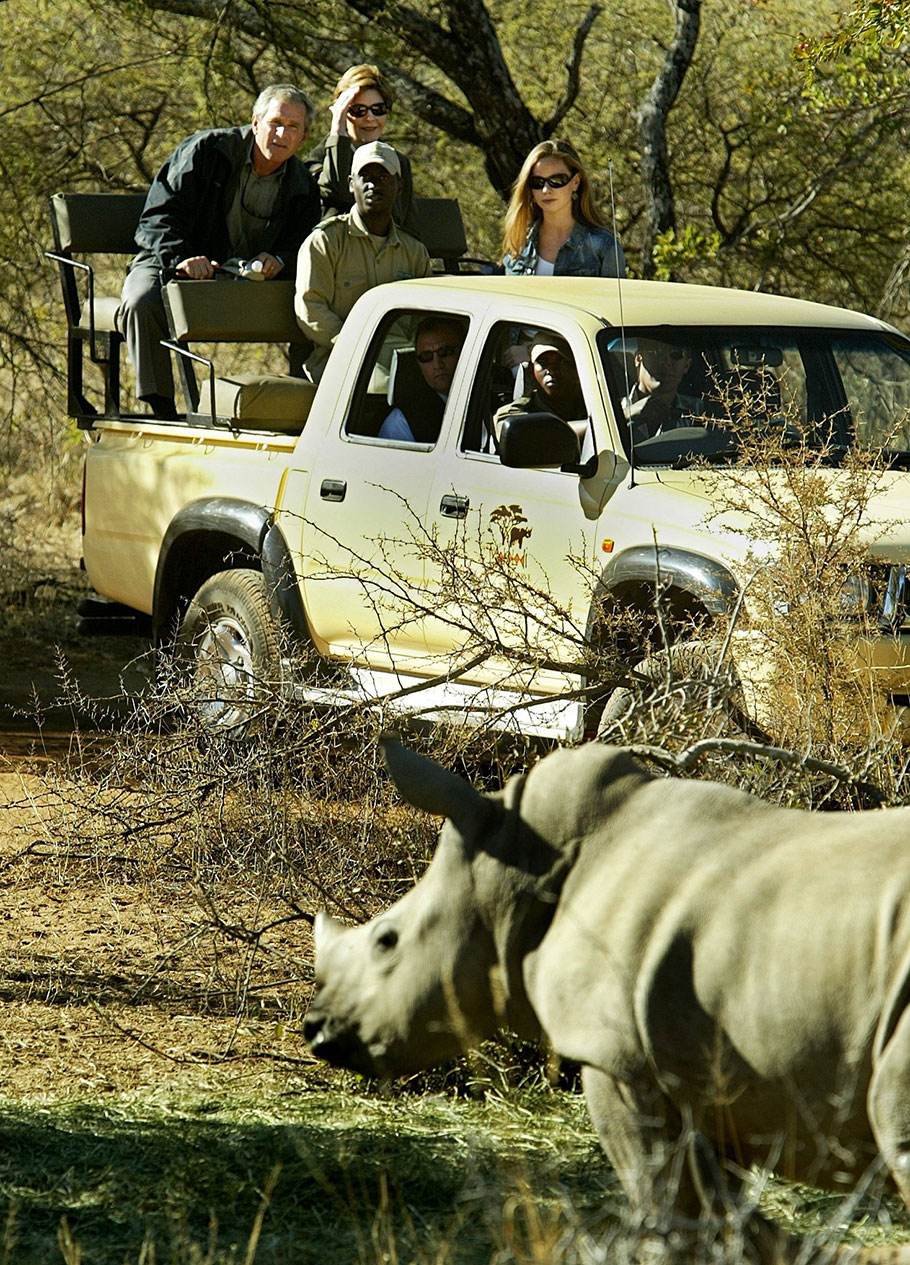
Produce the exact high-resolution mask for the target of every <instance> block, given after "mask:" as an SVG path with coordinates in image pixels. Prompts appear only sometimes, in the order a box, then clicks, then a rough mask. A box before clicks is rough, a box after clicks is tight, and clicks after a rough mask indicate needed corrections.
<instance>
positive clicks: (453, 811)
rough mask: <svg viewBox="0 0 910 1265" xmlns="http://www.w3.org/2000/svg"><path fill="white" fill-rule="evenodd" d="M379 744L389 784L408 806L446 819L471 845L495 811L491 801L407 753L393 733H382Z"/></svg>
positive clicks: (454, 776)
mask: <svg viewBox="0 0 910 1265" xmlns="http://www.w3.org/2000/svg"><path fill="white" fill-rule="evenodd" d="M380 745H381V747H382V754H383V756H384V758H385V762H386V767H387V768H388V770H389V774H390V775H391V778H392V781H393V782H394V783H395V785H396V786H397V787H398V789H399V791H401V794H402V795H403V796H404V798H405V799H406V800H407V801H408V803H409V804H413V805H414V807H415V808H422V809H423V810H424V812H427V813H433V814H435V815H436V816H437V817H448V818H449V819H450V820H451V821H452V822H454V824H455V825H456V826H457V827H458V829H459V831H460V832H461V834H462V836H463V838H464V839H465V840H466V841H470V842H473V841H474V840H475V838H476V834H477V831H478V830H479V829H480V827H481V826H482V825H484V824H485V822H486V820H487V818H489V817H491V816H492V815H493V814H494V813H495V812H496V805H495V804H494V803H493V801H492V800H491V799H488V798H487V796H485V795H481V793H480V792H479V791H475V789H474V787H473V786H472V785H471V784H470V782H466V781H465V780H464V778H461V777H458V776H457V774H455V773H450V772H449V771H448V769H444V768H443V767H442V765H441V764H437V763H436V761H435V760H428V759H427V758H426V756H422V755H418V754H417V752H416V751H411V750H410V749H409V748H408V747H406V746H404V744H403V743H402V742H401V741H400V740H399V739H398V738H397V737H396V736H395V735H394V734H385V735H384V736H383V737H382V738H381V739H380Z"/></svg>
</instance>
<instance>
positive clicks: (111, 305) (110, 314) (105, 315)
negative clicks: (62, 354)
mask: <svg viewBox="0 0 910 1265" xmlns="http://www.w3.org/2000/svg"><path fill="white" fill-rule="evenodd" d="M119 306H120V296H119V295H117V297H116V298H113V297H107V298H105V297H103V296H101V297H99V296H98V295H97V294H96V295H95V329H96V330H99V331H101V332H107V333H113V332H114V331H115V330H116V329H117V325H116V322H115V320H114V317H115V316H116V315H117V309H118V308H119ZM90 315H91V314H90V312H89V308H88V302H87V301H86V302H85V303H83V305H82V312H81V314H80V316H79V328H80V329H81V330H85V332H86V334H87V333H88V332H89V330H90V329H91V324H90ZM81 337H82V336H81V335H80V338H81Z"/></svg>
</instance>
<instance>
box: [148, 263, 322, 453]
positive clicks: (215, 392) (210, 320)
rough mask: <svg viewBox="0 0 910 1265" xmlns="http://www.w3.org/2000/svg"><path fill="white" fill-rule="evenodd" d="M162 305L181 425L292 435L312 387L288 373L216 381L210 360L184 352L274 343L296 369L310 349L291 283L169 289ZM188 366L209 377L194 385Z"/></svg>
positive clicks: (171, 285)
mask: <svg viewBox="0 0 910 1265" xmlns="http://www.w3.org/2000/svg"><path fill="white" fill-rule="evenodd" d="M164 304H165V309H166V311H167V314H168V324H169V326H170V331H171V335H172V337H173V339H174V342H173V344H171V345H172V346H173V347H174V350H175V351H177V352H178V353H179V354H180V361H181V368H182V370H183V372H182V374H181V377H182V379H183V382H184V391H185V393H186V395H187V402H188V404H189V406H190V407H189V413H188V417H189V418H191V419H192V420H194V421H197V420H198V421H200V422H203V423H208V424H209V425H215V426H229V427H231V428H232V429H237V430H274V431H278V432H280V433H282V434H299V433H300V431H301V430H302V429H303V424H304V422H305V421H306V418H307V415H308V413H309V411H310V405H311V404H312V401H313V396H314V394H315V392H316V387H315V385H314V384H313V383H312V382H309V381H307V380H306V379H305V378H303V377H299V376H296V375H295V374H293V373H287V374H276V373H256V372H253V373H218V372H217V371H216V369H215V366H214V363H213V362H212V361H211V360H208V359H206V358H204V357H199V356H195V355H194V354H193V353H192V352H191V351H190V347H191V344H193V343H215V344H218V343H281V344H284V345H285V346H287V348H288V351H289V360H290V362H291V364H292V365H293V363H294V361H295V352H296V360H297V361H298V362H299V363H302V362H303V359H305V357H306V356H307V355H308V354H309V351H310V349H311V346H312V344H311V343H310V341H309V339H308V338H307V337H306V335H305V334H304V332H303V331H302V330H301V328H300V326H299V325H298V324H297V318H296V316H295V315H294V283H293V281H245V280H228V279H226V278H218V279H215V280H211V281H170V282H168V284H167V285H166V286H165V287H164ZM194 361H195V362H196V363H199V362H200V361H201V362H202V363H203V364H204V365H206V366H207V367H208V370H209V372H208V378H207V380H204V381H202V382H200V383H199V384H197V383H196V380H195V376H194V375H193V374H192V363H193V362H194ZM213 397H214V398H213Z"/></svg>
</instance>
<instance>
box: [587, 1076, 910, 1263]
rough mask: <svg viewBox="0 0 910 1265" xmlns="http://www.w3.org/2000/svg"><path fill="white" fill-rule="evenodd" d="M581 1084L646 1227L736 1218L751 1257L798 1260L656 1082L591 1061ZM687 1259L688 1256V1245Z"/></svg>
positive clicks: (718, 1229)
mask: <svg viewBox="0 0 910 1265" xmlns="http://www.w3.org/2000/svg"><path fill="white" fill-rule="evenodd" d="M582 1084H583V1086H584V1091H585V1098H586V1101H587V1104H588V1111H589V1112H590V1115H591V1119H592V1121H593V1122H594V1126H595V1128H596V1129H597V1133H598V1136H599V1138H600V1143H601V1146H602V1147H603V1149H604V1151H605V1152H606V1155H607V1159H608V1160H609V1161H610V1163H611V1165H612V1166H613V1169H614V1171H615V1172H616V1175H617V1177H618V1178H619V1180H620V1182H621V1184H622V1187H623V1190H624V1191H625V1193H626V1196H627V1198H628V1200H629V1202H630V1204H631V1205H632V1211H633V1216H634V1217H635V1219H636V1220H637V1221H638V1222H639V1223H640V1225H641V1227H642V1228H643V1229H651V1230H652V1231H656V1232H657V1233H659V1234H661V1235H666V1234H667V1233H668V1232H669V1231H671V1230H672V1231H675V1232H676V1237H679V1236H680V1235H682V1237H683V1238H685V1237H686V1236H685V1232H686V1231H689V1232H690V1234H691V1235H694V1236H698V1237H699V1238H701V1237H702V1236H703V1235H704V1234H705V1233H706V1232H707V1233H708V1234H709V1235H711V1236H713V1235H715V1234H717V1233H725V1227H726V1228H727V1229H730V1228H732V1226H733V1225H735V1226H736V1227H737V1233H738V1234H740V1235H742V1238H743V1240H744V1242H745V1243H746V1244H747V1245H748V1249H749V1251H750V1255H749V1259H750V1260H754V1261H759V1262H762V1263H763V1265H764V1263H767V1265H772V1263H773V1265H781V1263H782V1262H785V1261H788V1260H793V1259H795V1248H796V1246H797V1244H796V1243H795V1241H794V1240H793V1239H791V1238H790V1236H788V1235H787V1234H786V1233H785V1232H784V1231H782V1230H781V1229H779V1227H777V1226H775V1225H774V1224H773V1223H772V1222H770V1221H768V1220H766V1218H765V1217H763V1216H762V1215H761V1214H760V1213H758V1212H756V1211H755V1210H754V1209H751V1210H745V1209H740V1208H738V1207H737V1199H738V1196H739V1194H740V1185H741V1183H740V1181H739V1180H737V1179H733V1180H732V1181H731V1179H730V1178H729V1176H727V1175H726V1174H725V1173H724V1172H723V1170H722V1168H721V1164H720V1162H719V1160H718V1157H717V1155H716V1153H715V1151H714V1149H713V1147H712V1146H711V1144H710V1142H709V1141H708V1139H707V1138H706V1137H705V1136H704V1134H702V1133H700V1132H698V1131H697V1130H696V1129H695V1128H694V1127H692V1126H691V1125H689V1126H686V1125H685V1123H684V1122H683V1120H682V1119H681V1118H680V1115H679V1113H678V1112H677V1110H676V1109H675V1107H674V1106H673V1105H672V1103H671V1102H670V1101H669V1099H667V1098H666V1097H665V1096H664V1095H663V1094H662V1093H661V1092H660V1090H659V1089H658V1088H657V1086H654V1085H653V1084H652V1085H649V1086H638V1085H634V1084H631V1083H629V1082H627V1081H620V1080H617V1079H615V1078H614V1077H612V1076H608V1075H607V1074H606V1073H604V1072H602V1071H600V1070H599V1069H597V1068H592V1067H585V1068H584V1069H583V1070H582ZM731 1187H732V1189H731ZM682 1259H685V1260H688V1259H690V1257H688V1256H687V1255H686V1254H685V1250H684V1255H683V1257H682ZM908 1265H910V1263H908Z"/></svg>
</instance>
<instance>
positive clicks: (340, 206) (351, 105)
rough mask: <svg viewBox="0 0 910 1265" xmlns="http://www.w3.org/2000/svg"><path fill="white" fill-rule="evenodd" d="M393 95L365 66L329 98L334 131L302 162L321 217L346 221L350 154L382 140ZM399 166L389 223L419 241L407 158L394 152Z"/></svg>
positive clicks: (347, 77)
mask: <svg viewBox="0 0 910 1265" xmlns="http://www.w3.org/2000/svg"><path fill="white" fill-rule="evenodd" d="M394 100H395V94H394V92H393V90H392V86H391V84H390V83H389V81H388V79H386V77H385V75H383V74H382V72H381V71H380V69H379V67H378V66H371V65H369V64H366V63H364V64H363V65H360V66H351V68H350V69H349V70H346V71H345V72H344V74H343V75H342V76H341V78H340V79H339V80H338V82H337V83H336V84H335V90H334V92H333V94H332V127H331V131H330V132H329V134H328V136H327V137H326V138H325V140H323V141H320V143H319V144H318V145H317V146H316V147H315V149H312V150H310V152H309V154H307V156H306V159H305V160H304V161H305V165H306V167H307V168H308V169H309V172H310V174H311V175H312V176H313V178H314V179H315V180H316V182H317V184H318V185H319V193H320V196H321V198H322V211H323V215H344V214H346V213H347V212H348V211H350V209H351V207H352V206H353V205H354V195H353V193H352V192H351V163H352V161H353V158H354V151H355V150H356V149H358V148H359V147H360V146H361V145H368V144H369V143H370V142H371V141H378V140H382V134H383V132H384V131H385V125H386V122H387V121H388V117H389V114H390V113H391V110H392V105H393V103H394ZM395 152H396V153H397V154H398V158H399V161H400V163H401V187H400V189H399V193H398V197H397V199H396V201H395V208H394V211H393V219H394V220H395V223H396V224H397V225H399V227H400V228H404V229H405V230H406V231H407V232H409V233H412V234H413V235H414V236H415V237H419V236H420V233H419V231H418V228H417V223H416V215H415V210H414V184H413V180H412V178H411V164H410V162H409V161H408V159H407V156H406V155H405V154H403V153H402V152H401V150H400V149H398V147H397V146H396V147H395Z"/></svg>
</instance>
